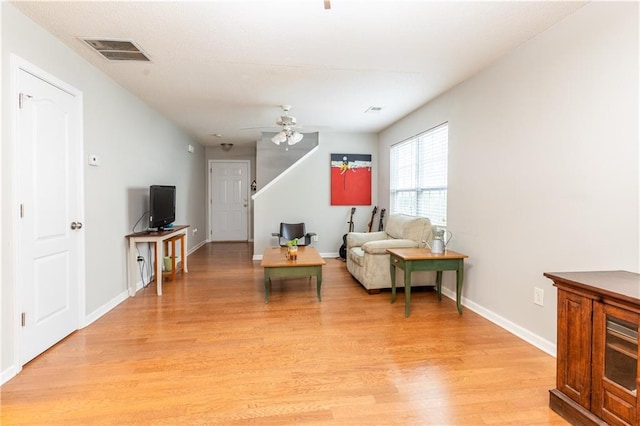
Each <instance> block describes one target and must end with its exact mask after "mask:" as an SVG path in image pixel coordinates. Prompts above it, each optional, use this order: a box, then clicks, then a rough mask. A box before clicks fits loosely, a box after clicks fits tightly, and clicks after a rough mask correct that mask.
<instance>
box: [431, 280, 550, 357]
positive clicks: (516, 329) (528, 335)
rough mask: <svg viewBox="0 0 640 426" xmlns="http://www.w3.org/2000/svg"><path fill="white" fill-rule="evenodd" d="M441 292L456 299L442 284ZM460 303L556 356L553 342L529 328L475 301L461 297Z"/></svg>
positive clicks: (453, 293)
mask: <svg viewBox="0 0 640 426" xmlns="http://www.w3.org/2000/svg"><path fill="white" fill-rule="evenodd" d="M442 294H443V295H445V296H447V297H448V298H449V299H451V300H454V301H455V300H456V294H455V292H453V291H452V290H449V289H448V288H445V287H444V286H443V287H442ZM462 305H463V306H464V307H465V308H468V309H470V310H472V311H473V312H475V313H476V314H478V315H480V316H481V317H483V318H486V319H488V320H489V321H491V322H492V323H494V324H496V325H498V326H500V327H501V328H504V329H505V330H507V331H508V332H509V333H511V334H513V335H515V336H517V337H519V338H521V339H522V340H524V341H525V342H527V343H530V344H532V345H533V346H535V347H536V348H538V349H540V350H541V351H543V352H546V353H547V354H549V355H551V356H552V357H554V358H555V357H556V345H555V343H553V342H550V341H548V340H546V339H544V338H542V337H540V336H538V335H537V334H534V333H532V332H531V331H530V330H527V329H526V328H523V327H521V326H519V325H518V324H515V323H513V322H511V321H509V320H508V319H506V318H504V317H502V316H500V315H498V314H496V313H495V312H493V311H490V310H488V309H487V308H485V307H483V306H480V305H478V304H477V303H475V302H473V301H471V300H469V299H467V298H465V297H463V298H462Z"/></svg>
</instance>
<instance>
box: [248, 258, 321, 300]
mask: <svg viewBox="0 0 640 426" xmlns="http://www.w3.org/2000/svg"><path fill="white" fill-rule="evenodd" d="M286 253H287V249H286V248H285V247H275V248H268V249H266V250H265V251H264V254H263V255H262V262H261V263H260V266H262V267H263V268H264V303H269V293H271V278H290V277H313V276H315V277H316V284H317V287H318V289H317V293H318V300H319V301H322V298H321V296H320V288H321V286H322V266H323V265H325V264H326V262H325V261H324V259H322V257H321V256H320V254H319V253H318V252H317V251H316V249H315V248H313V247H309V246H305V247H298V258H297V259H296V260H288V259H287V257H286Z"/></svg>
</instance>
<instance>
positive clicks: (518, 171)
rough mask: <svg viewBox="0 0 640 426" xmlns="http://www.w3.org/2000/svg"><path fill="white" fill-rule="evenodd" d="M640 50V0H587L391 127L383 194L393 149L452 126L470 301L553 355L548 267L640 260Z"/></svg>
mask: <svg viewBox="0 0 640 426" xmlns="http://www.w3.org/2000/svg"><path fill="white" fill-rule="evenodd" d="M638 47H639V46H638V3H636V2H633V3H631V2H629V3H608V2H594V3H590V4H589V5H587V6H585V7H583V8H581V9H579V10H578V11H577V12H575V13H574V14H573V15H571V16H569V17H568V18H566V19H565V20H564V21H562V22H560V23H559V24H557V25H556V26H554V27H552V28H550V29H549V30H547V31H546V32H544V33H542V34H540V35H538V36H537V37H535V38H533V39H531V40H530V41H528V42H527V43H525V44H524V45H522V46H521V47H520V48H519V49H517V50H516V51H515V52H513V53H512V54H510V55H508V56H506V57H504V58H503V59H502V60H500V61H499V62H498V63H496V64H494V65H493V66H491V67H490V68H488V69H486V70H484V71H483V72H481V73H480V74H479V75H476V76H475V77H473V78H471V79H469V80H467V81H466V82H464V83H462V84H460V85H459V86H457V87H456V88H454V89H453V90H451V91H449V92H448V93H445V94H444V95H442V96H440V97H439V98H438V99H436V100H434V101H433V102H430V103H429V104H427V105H425V106H424V107H423V108H421V109H419V110H418V111H415V112H414V113H413V114H411V115H409V116H407V117H406V118H404V119H403V120H401V121H400V122H398V123H396V124H395V125H393V126H392V127H390V128H389V129H387V130H386V131H384V132H383V133H382V134H381V135H380V147H379V149H380V151H379V154H380V155H379V156H380V161H379V165H380V170H381V173H380V176H379V180H380V182H381V185H380V194H379V199H380V203H381V204H385V203H387V200H388V196H389V188H388V185H387V182H388V180H389V170H388V166H387V165H388V161H389V160H388V158H389V147H390V145H392V144H393V143H396V142H398V141H401V140H403V139H406V138H407V137H409V136H411V135H414V134H416V133H418V132H421V131H423V130H426V129H429V128H431V127H433V126H435V125H437V124H440V123H442V122H444V121H448V122H449V144H450V150H449V206H448V208H449V229H450V230H451V231H452V232H453V240H452V243H451V244H452V248H453V249H457V250H459V251H462V252H464V253H466V254H468V255H469V259H468V262H467V267H466V278H465V287H464V292H463V294H464V297H465V298H466V299H467V303H468V304H469V305H471V306H475V308H476V309H478V310H479V311H480V312H482V313H484V314H485V315H487V316H489V317H492V318H493V319H494V320H496V321H498V322H501V323H502V324H503V325H506V326H509V327H511V329H513V330H516V331H520V332H522V333H523V334H525V335H526V334H528V333H530V334H532V335H533V336H534V338H533V339H531V340H533V341H535V340H536V338H538V337H539V338H540V340H541V341H539V342H537V343H539V345H540V346H541V347H546V349H548V350H550V351H553V350H554V349H555V339H556V336H555V326H556V291H555V288H554V287H552V283H551V281H550V280H548V279H546V278H544V277H543V276H542V274H543V272H547V271H572V270H607V269H623V270H630V271H634V272H639V269H640V265H639V258H640V251H639V248H638V245H639V221H640V216H639V211H638V210H639V166H638V162H639V161H638V155H639V152H638V145H639V143H638V113H639V111H638V93H639V92H638V90H639V88H638ZM449 278H451V277H449ZM451 284H452V282H451V280H450V281H449V283H448V285H449V289H451V288H452V287H451ZM534 287H539V288H542V289H543V290H544V307H540V306H537V305H534V304H533V291H534V290H533V289H534ZM520 327H521V328H522V329H519V328H520ZM525 337H526V336H525ZM529 337H531V336H529Z"/></svg>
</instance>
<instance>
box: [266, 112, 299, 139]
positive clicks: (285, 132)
mask: <svg viewBox="0 0 640 426" xmlns="http://www.w3.org/2000/svg"><path fill="white" fill-rule="evenodd" d="M282 110H283V111H284V115H281V116H280V117H278V119H277V120H276V124H277V125H278V126H280V127H282V130H281V131H280V133H278V134H276V135H275V136H274V137H272V138H271V142H273V143H275V144H276V145H280V144H281V143H283V142H286V143H287V145H295V144H297V143H298V142H300V141H301V140H302V138H303V137H304V135H303V134H302V133H300V132H298V131H296V130H294V127H295V125H296V118H295V117H292V116H290V115H289V110H291V105H282Z"/></svg>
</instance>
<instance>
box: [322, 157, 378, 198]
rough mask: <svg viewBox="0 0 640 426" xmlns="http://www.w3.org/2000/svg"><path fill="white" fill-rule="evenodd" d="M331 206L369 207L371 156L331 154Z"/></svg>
mask: <svg viewBox="0 0 640 426" xmlns="http://www.w3.org/2000/svg"><path fill="white" fill-rule="evenodd" d="M331 205H332V206H369V205H371V154H331Z"/></svg>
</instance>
